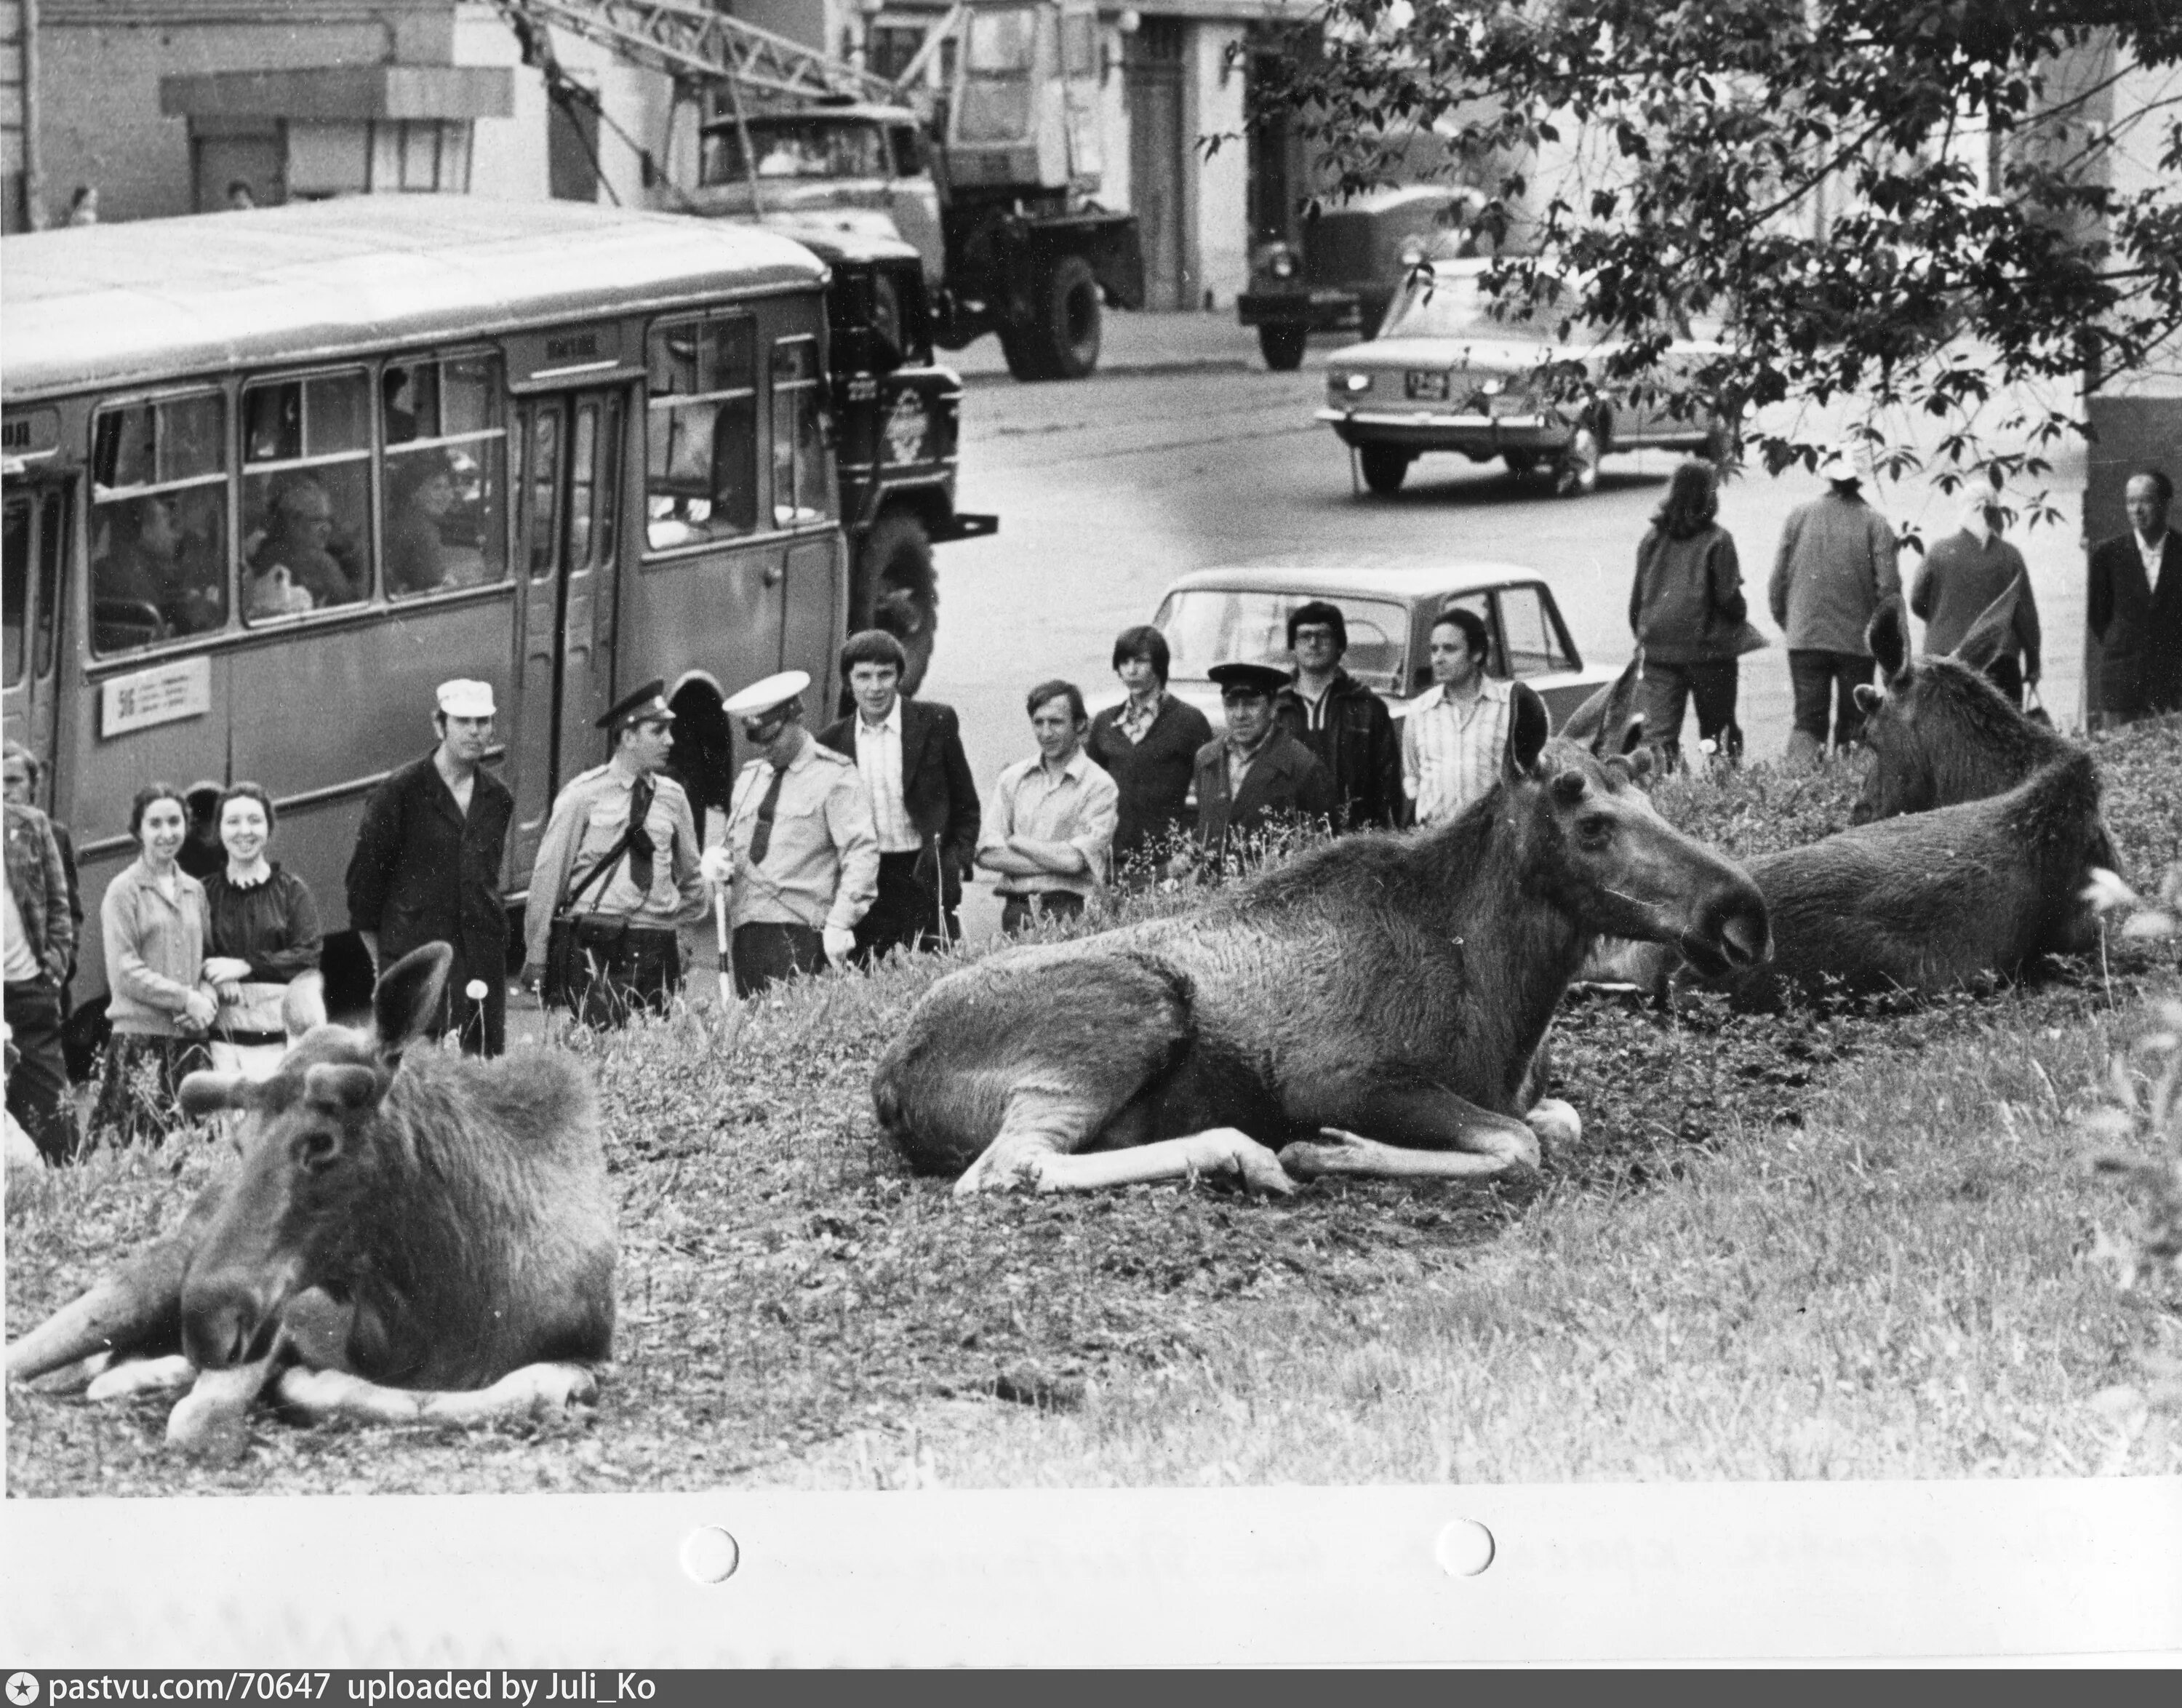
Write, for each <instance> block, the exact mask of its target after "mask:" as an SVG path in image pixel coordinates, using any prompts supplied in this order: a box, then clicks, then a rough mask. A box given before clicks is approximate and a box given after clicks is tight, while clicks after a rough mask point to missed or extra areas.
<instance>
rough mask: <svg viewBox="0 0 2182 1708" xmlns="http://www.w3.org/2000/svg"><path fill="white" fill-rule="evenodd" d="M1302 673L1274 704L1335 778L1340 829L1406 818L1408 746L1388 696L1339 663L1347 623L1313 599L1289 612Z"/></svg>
mask: <svg viewBox="0 0 2182 1708" xmlns="http://www.w3.org/2000/svg"><path fill="white" fill-rule="evenodd" d="M1288 650H1289V651H1290V652H1293V653H1294V654H1295V661H1296V673H1295V676H1294V678H1293V679H1292V680H1291V681H1290V682H1289V683H1288V686H1286V687H1285V688H1283V689H1282V690H1281V691H1280V695H1279V696H1278V698H1277V699H1276V700H1275V701H1273V717H1274V719H1275V721H1276V722H1277V723H1278V724H1279V725H1280V726H1281V728H1282V729H1285V730H1287V731H1288V734H1289V735H1293V736H1294V737H1295V739H1296V740H1299V741H1300V742H1302V743H1303V745H1304V746H1306V747H1308V748H1309V749H1310V751H1311V754H1312V757H1315V759H1316V760H1317V761H1318V762H1319V763H1320V764H1321V765H1322V766H1324V767H1325V768H1326V775H1327V776H1328V777H1330V778H1332V779H1333V793H1334V798H1335V801H1336V802H1337V811H1336V812H1335V813H1334V816H1333V829H1334V834H1335V835H1339V834H1340V833H1341V832H1343V831H1344V830H1390V829H1393V828H1394V826H1396V825H1397V824H1398V823H1401V811H1402V804H1403V795H1402V744H1401V741H1400V739H1399V738H1398V736H1397V735H1395V733H1394V720H1393V715H1392V714H1391V713H1388V712H1387V706H1386V702H1385V701H1382V700H1381V699H1380V697H1379V696H1377V695H1376V694H1374V693H1373V692H1372V691H1371V690H1370V689H1369V688H1366V687H1365V685H1363V684H1362V683H1361V682H1359V681H1358V680H1357V679H1355V678H1354V676H1351V675H1350V674H1349V673H1348V672H1347V671H1346V670H1344V669H1343V668H1341V660H1342V657H1343V655H1344V654H1345V653H1346V652H1348V651H1349V623H1348V619H1347V618H1345V617H1343V615H1342V612H1341V607H1339V606H1338V605H1335V604H1333V603H1332V602H1329V601H1327V600H1324V599H1313V600H1311V601H1310V602H1309V603H1307V604H1303V605H1299V606H1297V607H1296V608H1295V609H1294V610H1293V611H1291V612H1289V613H1288Z"/></svg>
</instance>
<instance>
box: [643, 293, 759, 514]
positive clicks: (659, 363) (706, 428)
mask: <svg viewBox="0 0 2182 1708" xmlns="http://www.w3.org/2000/svg"><path fill="white" fill-rule="evenodd" d="M649 366H650V372H651V400H650V402H649V403H648V405H647V413H646V419H645V517H646V522H647V524H648V527H647V536H648V543H649V544H650V545H651V546H652V547H653V548H654V549H655V550H658V549H662V548H665V547H667V546H684V545H688V544H690V543H692V542H693V541H701V540H720V539H726V538H729V537H731V536H733V535H738V534H748V533H751V532H753V531H755V530H756V527H757V336H756V329H755V327H754V326H753V325H752V324H751V322H750V319H749V317H748V316H747V315H739V316H733V317H723V318H721V319H710V320H676V321H667V322H665V323H663V324H660V325H658V326H656V327H654V328H653V329H652V333H651V346H650V363H649Z"/></svg>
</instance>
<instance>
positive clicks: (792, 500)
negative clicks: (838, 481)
mask: <svg viewBox="0 0 2182 1708" xmlns="http://www.w3.org/2000/svg"><path fill="white" fill-rule="evenodd" d="M821 405H822V396H821V394H820V391H819V389H818V341H817V339H816V338H810V337H803V338H784V339H782V340H781V341H779V342H778V343H777V344H775V345H774V346H773V525H774V526H775V527H776V528H792V527H796V526H799V525H800V524H806V523H811V522H822V521H824V520H826V519H827V518H828V517H829V516H831V515H832V514H833V479H832V475H833V459H832V458H831V457H828V456H827V454H826V443H825V439H824V436H823V432H824V423H823V421H822V418H821V414H820V409H821Z"/></svg>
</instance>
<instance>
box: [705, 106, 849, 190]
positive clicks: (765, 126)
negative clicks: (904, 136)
mask: <svg viewBox="0 0 2182 1708" xmlns="http://www.w3.org/2000/svg"><path fill="white" fill-rule="evenodd" d="M749 130H750V153H752V154H754V155H755V156H756V158H757V175H758V176H759V177H761V178H771V179H784V178H883V177H885V176H887V148H886V132H885V130H883V128H882V127H881V126H879V125H877V124H875V123H873V122H872V121H871V120H869V119H829V118H787V119H771V118H768V119H751V120H750V124H749ZM699 175H700V176H701V178H702V179H703V180H704V181H705V182H706V183H707V184H741V183H745V182H746V181H747V180H748V179H749V177H750V168H749V166H748V164H746V163H745V159H744V157H743V142H742V136H741V133H740V131H739V130H738V129H737V127H736V126H735V125H732V124H727V125H713V126H712V127H711V128H710V129H709V130H706V132H705V147H704V158H703V161H702V163H701V168H700V174H699Z"/></svg>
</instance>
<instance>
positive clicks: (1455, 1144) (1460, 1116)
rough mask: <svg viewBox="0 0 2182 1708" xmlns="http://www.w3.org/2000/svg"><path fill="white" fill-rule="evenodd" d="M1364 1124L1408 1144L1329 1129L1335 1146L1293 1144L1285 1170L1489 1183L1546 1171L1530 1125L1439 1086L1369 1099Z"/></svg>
mask: <svg viewBox="0 0 2182 1708" xmlns="http://www.w3.org/2000/svg"><path fill="white" fill-rule="evenodd" d="M1360 1124H1361V1125H1364V1126H1367V1127H1370V1128H1372V1129H1375V1130H1376V1131H1378V1132H1381V1133H1386V1134H1390V1135H1392V1136H1393V1137H1395V1138H1397V1139H1398V1140H1400V1141H1401V1142H1399V1143H1398V1144H1391V1145H1390V1144H1387V1143H1385V1142H1383V1141H1382V1140H1376V1139H1367V1138H1365V1137H1363V1136H1362V1135H1360V1134H1355V1133H1351V1132H1349V1131H1348V1130H1347V1129H1343V1128H1339V1127H1326V1128H1322V1129H1321V1131H1322V1132H1323V1133H1324V1134H1326V1140H1328V1141H1330V1142H1321V1141H1319V1140H1301V1141H1299V1142H1298V1143H1296V1144H1293V1145H1288V1146H1287V1147H1286V1148H1285V1149H1283V1150H1282V1152H1281V1156H1280V1160H1281V1166H1282V1167H1283V1168H1285V1169H1287V1170H1288V1173H1291V1174H1293V1175H1297V1176H1299V1177H1300V1178H1304V1179H1306V1180H1307V1179H1310V1178H1314V1177H1315V1176H1318V1175H1321V1174H1363V1175H1371V1176H1373V1177H1378V1178H1407V1179H1435V1180H1481V1179H1487V1178H1491V1177H1492V1176H1493V1175H1495V1174H1504V1173H1507V1172H1508V1171H1509V1170H1510V1169H1511V1168H1536V1167H1537V1166H1538V1156H1539V1152H1538V1136H1537V1134H1535V1133H1533V1132H1532V1131H1531V1129H1530V1128H1529V1126H1527V1125H1526V1123H1523V1122H1520V1121H1518V1120H1516V1119H1515V1117H1513V1116H1512V1115H1496V1114H1494V1113H1493V1112H1492V1111H1491V1110H1489V1109H1481V1108H1480V1107H1478V1106H1477V1105H1476V1104H1475V1103H1472V1102H1471V1101H1469V1099H1467V1098H1465V1097H1458V1096H1457V1095H1455V1094H1454V1092H1452V1091H1448V1090H1442V1089H1440V1088H1438V1087H1415V1088H1410V1089H1404V1090H1394V1089H1391V1088H1388V1089H1380V1090H1374V1091H1372V1092H1371V1093H1370V1094H1369V1095H1367V1096H1366V1097H1365V1102H1364V1111H1363V1119H1362V1121H1361V1123H1360Z"/></svg>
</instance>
